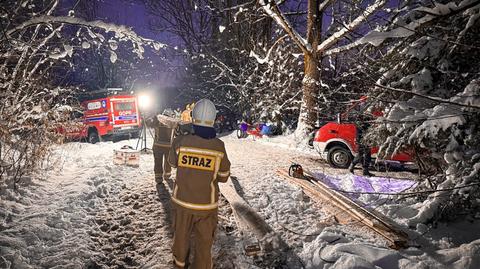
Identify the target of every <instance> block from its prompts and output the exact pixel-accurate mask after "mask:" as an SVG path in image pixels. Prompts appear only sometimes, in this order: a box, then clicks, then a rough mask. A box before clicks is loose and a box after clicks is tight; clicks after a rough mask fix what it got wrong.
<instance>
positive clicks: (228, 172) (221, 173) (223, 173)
mask: <svg viewBox="0 0 480 269" xmlns="http://www.w3.org/2000/svg"><path fill="white" fill-rule="evenodd" d="M218 175H219V176H221V177H228V176H229V175H230V171H227V172H218Z"/></svg>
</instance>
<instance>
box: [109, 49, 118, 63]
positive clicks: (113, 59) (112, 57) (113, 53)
mask: <svg viewBox="0 0 480 269" xmlns="http://www.w3.org/2000/svg"><path fill="white" fill-rule="evenodd" d="M116 61H117V54H116V53H115V52H114V51H113V50H111V51H110V62H112V64H114V63H115V62H116Z"/></svg>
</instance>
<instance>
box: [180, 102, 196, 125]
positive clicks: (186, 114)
mask: <svg viewBox="0 0 480 269" xmlns="http://www.w3.org/2000/svg"><path fill="white" fill-rule="evenodd" d="M192 109H193V103H192V104H191V105H190V104H188V105H187V106H186V107H185V110H184V111H183V112H182V116H181V120H182V121H183V122H191V121H192Z"/></svg>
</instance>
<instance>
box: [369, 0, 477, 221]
mask: <svg viewBox="0 0 480 269" xmlns="http://www.w3.org/2000/svg"><path fill="white" fill-rule="evenodd" d="M439 2H440V3H439ZM439 2H437V3H435V5H432V6H427V7H420V8H416V9H413V10H411V11H410V12H408V13H407V14H405V15H404V16H402V17H400V18H399V19H398V20H397V21H395V23H394V24H392V25H391V28H393V29H395V28H396V29H398V25H409V24H413V23H414V22H420V21H422V20H423V21H426V20H427V19H428V21H429V22H430V23H429V24H428V25H427V24H424V25H423V27H419V28H416V30H411V31H410V32H409V34H408V35H407V38H406V40H405V41H404V42H402V43H400V44H399V43H398V42H395V43H393V42H392V43H391V44H386V48H387V49H388V53H386V54H385V57H384V61H383V63H382V64H383V65H382V66H381V67H380V66H377V67H378V69H377V70H378V71H379V72H381V74H382V75H381V76H380V77H378V80H377V81H376V82H375V85H376V87H372V90H371V92H370V95H371V96H372V97H374V98H375V99H376V100H380V102H381V103H382V105H383V106H384V107H386V115H385V117H384V118H381V119H379V120H378V122H377V123H376V124H375V128H372V130H371V132H370V134H369V136H370V141H385V142H384V143H381V144H380V146H381V149H380V153H381V154H382V155H383V156H388V155H390V154H393V153H395V152H399V151H402V150H408V149H412V148H413V149H415V150H416V157H417V162H418V164H419V165H420V167H421V169H423V170H424V172H428V173H434V174H435V173H441V174H442V175H443V176H442V177H436V178H437V181H436V182H433V185H434V186H433V187H436V188H437V189H450V188H452V190H451V191H449V192H446V193H445V192H437V193H433V194H431V195H430V196H429V197H428V198H427V200H425V201H424V202H423V207H422V209H421V210H419V212H418V214H417V216H415V217H414V218H412V219H411V224H412V225H415V223H417V222H425V221H427V220H430V219H431V218H433V217H447V216H448V215H449V214H448V213H455V214H458V213H461V212H462V211H463V209H472V207H474V206H475V204H474V201H475V199H477V198H478V194H477V193H478V184H479V183H480V173H479V172H480V169H479V168H480V167H479V165H478V163H479V161H480V144H479V142H480V136H479V134H480V76H479V73H478V71H479V70H480V62H479V61H473V60H472V59H478V58H479V57H480V47H478V46H473V45H471V44H479V43H480V20H479V18H480V16H479V15H480V5H479V4H476V5H472V4H471V1H455V3H453V1H444V2H445V3H444V4H441V2H442V1H439ZM447 2H448V3H447ZM469 4H470V5H469ZM455 10H458V11H457V12H456V11H455ZM387 32H388V31H387ZM392 32H394V31H393V30H390V33H392ZM382 41H383V39H382ZM472 202H473V203H472ZM477 206H478V205H477ZM469 207H470V208H469Z"/></svg>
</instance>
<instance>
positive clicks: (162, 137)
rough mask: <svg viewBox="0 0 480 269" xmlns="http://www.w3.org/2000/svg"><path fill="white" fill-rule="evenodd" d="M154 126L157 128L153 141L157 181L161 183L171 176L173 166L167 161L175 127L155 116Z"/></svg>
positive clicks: (154, 168)
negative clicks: (161, 121)
mask: <svg viewBox="0 0 480 269" xmlns="http://www.w3.org/2000/svg"><path fill="white" fill-rule="evenodd" d="M153 127H154V128H155V138H154V142H153V156H154V160H155V163H154V167H153V170H154V171H155V181H156V182H157V183H161V182H162V181H163V180H164V179H168V178H170V176H171V170H172V169H171V167H170V164H169V163H168V161H167V157H168V152H169V151H170V147H171V145H172V137H173V129H172V128H170V127H168V126H166V125H165V124H162V123H160V122H159V121H158V119H157V117H154V118H153Z"/></svg>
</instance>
